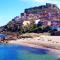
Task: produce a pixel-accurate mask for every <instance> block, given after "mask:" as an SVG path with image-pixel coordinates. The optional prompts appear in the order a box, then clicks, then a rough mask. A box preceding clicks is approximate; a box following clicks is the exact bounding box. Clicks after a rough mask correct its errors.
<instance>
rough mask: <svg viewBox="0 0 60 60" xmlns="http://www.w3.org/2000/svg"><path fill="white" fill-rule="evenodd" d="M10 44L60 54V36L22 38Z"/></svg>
mask: <svg viewBox="0 0 60 60" xmlns="http://www.w3.org/2000/svg"><path fill="white" fill-rule="evenodd" d="M8 43H10V44H18V45H23V46H29V47H34V48H43V49H48V50H50V51H51V52H55V53H58V54H60V36H40V37H35V38H21V39H17V40H12V41H9V42H8Z"/></svg>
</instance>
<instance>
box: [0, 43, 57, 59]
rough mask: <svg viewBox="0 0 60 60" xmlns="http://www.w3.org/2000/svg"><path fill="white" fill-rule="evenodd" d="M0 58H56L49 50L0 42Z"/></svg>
mask: <svg viewBox="0 0 60 60" xmlns="http://www.w3.org/2000/svg"><path fill="white" fill-rule="evenodd" d="M0 60H57V59H56V57H55V56H54V54H52V53H49V50H45V49H36V48H30V47H26V46H19V45H8V44H0Z"/></svg>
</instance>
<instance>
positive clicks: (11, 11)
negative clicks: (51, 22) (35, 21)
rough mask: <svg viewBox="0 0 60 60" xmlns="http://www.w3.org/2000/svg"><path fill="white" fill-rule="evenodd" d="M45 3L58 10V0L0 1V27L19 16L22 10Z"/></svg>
mask: <svg viewBox="0 0 60 60" xmlns="http://www.w3.org/2000/svg"><path fill="white" fill-rule="evenodd" d="M46 3H52V4H56V5H57V6H58V7H59V8H60V0H0V26H3V25H6V24H7V23H8V22H9V21H11V19H12V18H14V17H15V16H19V15H20V13H22V12H24V9H26V8H30V7H35V6H40V5H45V4H46Z"/></svg>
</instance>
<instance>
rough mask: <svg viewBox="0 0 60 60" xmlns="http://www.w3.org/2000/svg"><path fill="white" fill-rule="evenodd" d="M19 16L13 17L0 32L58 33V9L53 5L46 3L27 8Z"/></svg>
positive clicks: (59, 22)
mask: <svg viewBox="0 0 60 60" xmlns="http://www.w3.org/2000/svg"><path fill="white" fill-rule="evenodd" d="M20 15H21V16H16V17H14V18H13V19H12V20H11V21H10V22H9V23H8V24H7V25H5V26H3V27H0V32H1V33H3V32H5V33H7V32H15V33H25V32H38V33H42V32H48V31H51V30H54V31H60V27H59V26H60V9H59V8H58V7H57V6H56V5H55V4H50V3H46V5H41V6H38V7H32V8H27V9H25V10H24V12H23V13H21V14H20Z"/></svg>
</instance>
